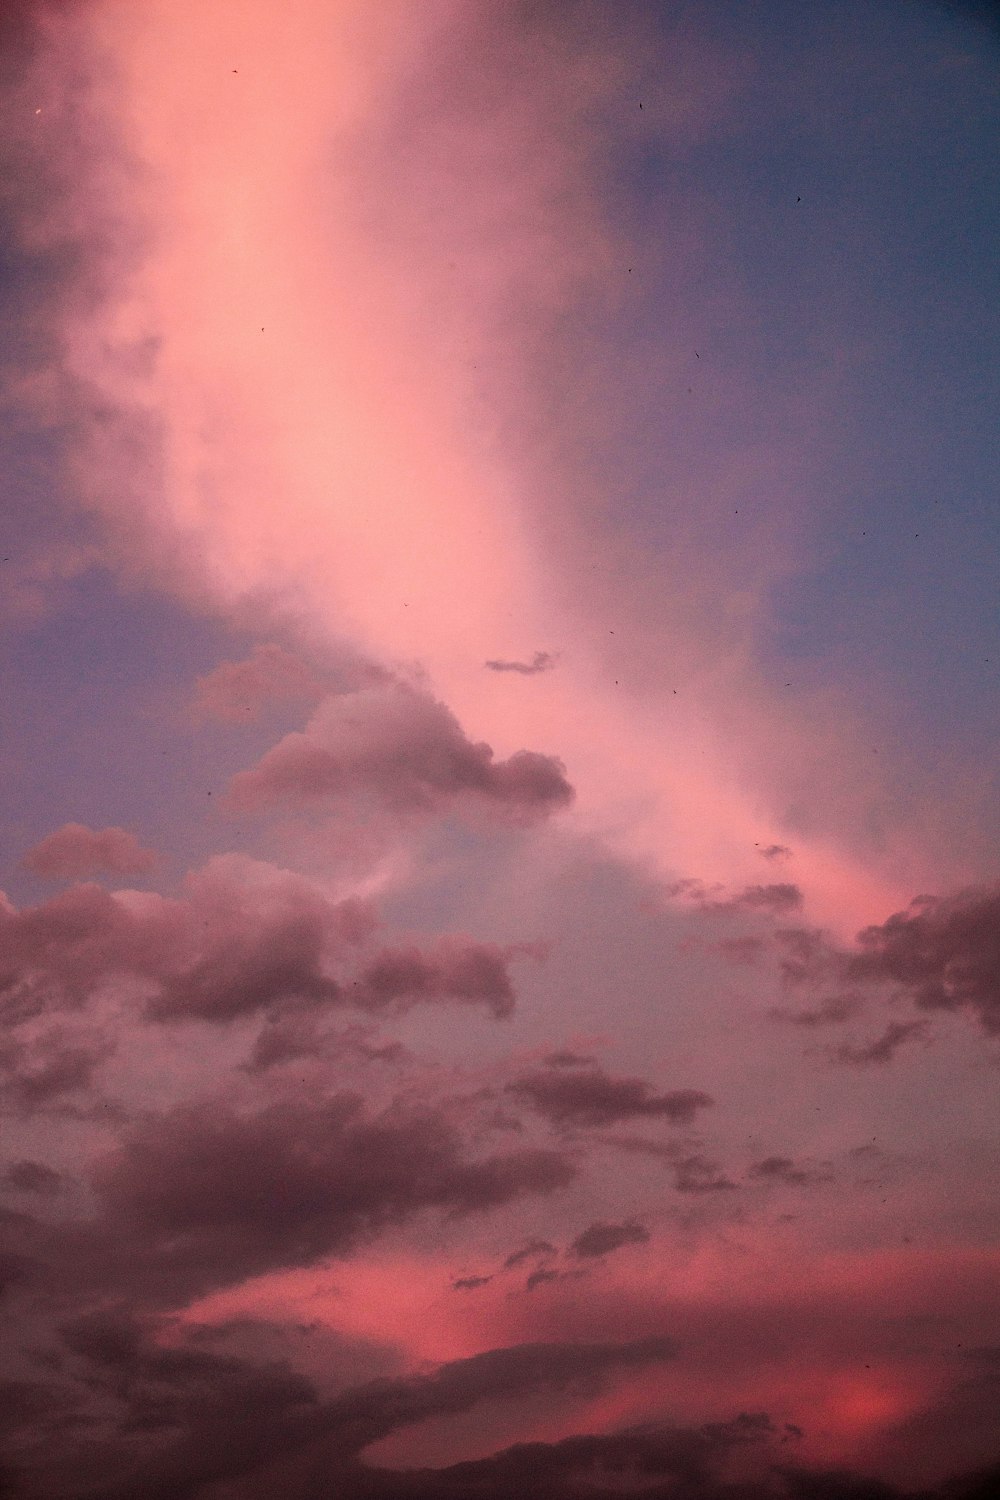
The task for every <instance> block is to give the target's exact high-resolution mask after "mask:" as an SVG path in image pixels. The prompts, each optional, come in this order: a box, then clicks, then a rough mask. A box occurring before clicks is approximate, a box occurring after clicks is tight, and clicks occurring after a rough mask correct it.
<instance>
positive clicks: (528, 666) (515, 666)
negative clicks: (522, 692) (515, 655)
mask: <svg viewBox="0 0 1000 1500" xmlns="http://www.w3.org/2000/svg"><path fill="white" fill-rule="evenodd" d="M555 664H556V658H555V657H554V656H553V655H552V653H551V652H550V651H536V652H535V654H534V656H533V657H532V658H531V660H530V661H502V660H500V661H487V662H484V663H483V665H484V666H486V667H488V668H489V670H490V671H491V672H519V673H520V674H521V676H522V677H534V676H535V675H536V673H538V672H550V671H551V670H552V668H553V667H554V666H555Z"/></svg>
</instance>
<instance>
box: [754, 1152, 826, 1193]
mask: <svg viewBox="0 0 1000 1500" xmlns="http://www.w3.org/2000/svg"><path fill="white" fill-rule="evenodd" d="M747 1175H748V1176H749V1177H752V1178H755V1179H756V1180H757V1181H758V1182H776V1183H781V1184H782V1185H783V1186H785V1187H812V1186H813V1185H814V1184H815V1183H818V1182H829V1181H830V1174H829V1173H828V1172H817V1171H815V1170H814V1169H813V1168H811V1167H801V1166H797V1165H796V1163H795V1162H794V1161H793V1160H792V1158H791V1157H790V1156H765V1158H764V1160H763V1161H758V1162H754V1164H753V1166H752V1167H751V1168H750V1170H749V1172H748V1173H747Z"/></svg>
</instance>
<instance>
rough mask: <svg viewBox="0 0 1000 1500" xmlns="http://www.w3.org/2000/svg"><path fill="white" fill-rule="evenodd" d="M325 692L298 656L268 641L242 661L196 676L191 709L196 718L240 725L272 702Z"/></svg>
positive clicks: (315, 696) (311, 697) (300, 699)
mask: <svg viewBox="0 0 1000 1500" xmlns="http://www.w3.org/2000/svg"><path fill="white" fill-rule="evenodd" d="M325 692H326V689H325V688H324V686H323V684H322V683H321V682H320V681H319V679H318V678H317V677H316V675H315V674H314V673H313V672H312V670H311V669H310V668H309V667H308V666H306V664H305V662H304V661H303V660H302V658H301V657H299V656H296V655H295V654H294V652H291V651H285V650H284V649H283V648H282V647H281V646H277V645H275V644H274V643H273V642H267V643H266V644H263V645H258V646H255V647H254V650H253V654H252V655H251V656H249V657H247V658H246V659H245V660H244V661H224V662H220V664H219V666H217V667H215V668H213V670H212V671H211V672H207V673H206V674H205V675H204V676H203V677H199V678H198V680H197V682H196V683H195V696H194V702H193V704H192V709H193V711H194V713H195V714H196V715H197V716H198V717H199V718H205V719H215V720H217V721H218V722H219V723H222V724H242V723H246V722H250V721H252V720H254V719H256V718H258V717H259V716H260V714H261V712H262V711H263V710H264V709H265V708H267V707H269V706H270V705H271V704H276V703H289V702H300V703H301V702H309V701H314V700H316V699H318V698H322V697H323V695H324V693H325Z"/></svg>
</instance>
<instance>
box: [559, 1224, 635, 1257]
mask: <svg viewBox="0 0 1000 1500" xmlns="http://www.w3.org/2000/svg"><path fill="white" fill-rule="evenodd" d="M648 1239H649V1230H648V1229H647V1228H646V1227H645V1226H644V1225H643V1224H638V1223H636V1222H635V1220H629V1221H628V1222H627V1223H625V1224H604V1223H597V1224H591V1225H590V1226H589V1228H587V1229H585V1230H584V1231H583V1233H582V1234H578V1235H577V1237H576V1239H575V1240H574V1241H573V1243H572V1244H571V1245H570V1247H569V1248H570V1251H571V1253H572V1254H573V1255H576V1256H578V1257H580V1258H581V1259H588V1260H589V1259H591V1258H593V1257H595V1256H598V1255H610V1254H611V1252H612V1250H620V1249H621V1247H622V1246H623V1245H644V1244H646V1242H647V1241H648Z"/></svg>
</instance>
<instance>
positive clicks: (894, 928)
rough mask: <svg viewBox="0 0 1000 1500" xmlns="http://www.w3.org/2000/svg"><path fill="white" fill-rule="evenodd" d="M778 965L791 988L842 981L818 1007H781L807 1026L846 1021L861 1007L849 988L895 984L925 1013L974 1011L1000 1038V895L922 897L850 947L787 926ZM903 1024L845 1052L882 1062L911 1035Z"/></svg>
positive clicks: (779, 938)
mask: <svg viewBox="0 0 1000 1500" xmlns="http://www.w3.org/2000/svg"><path fill="white" fill-rule="evenodd" d="M774 941H775V944H776V946H777V949H778V954H779V969H780V972H781V976H782V978H783V979H784V981H785V983H786V984H788V985H792V986H810V987H813V988H815V987H818V986H819V985H821V984H822V985H831V986H832V985H841V986H843V987H844V990H845V991H846V993H843V994H841V995H839V996H835V997H833V998H831V999H828V1000H826V1001H824V1002H823V1005H822V1006H821V1007H820V1008H819V1010H817V1011H808V1010H806V1011H802V1012H799V1013H798V1015H796V1014H794V1013H789V1012H787V1011H779V1012H776V1014H778V1015H779V1016H780V1017H781V1018H782V1019H785V1020H797V1021H799V1022H800V1023H801V1024H803V1025H822V1024H824V1023H825V1022H827V1021H830V1022H835V1021H840V1020H846V1019H847V1018H848V1016H849V1015H850V1014H853V1013H854V1012H855V1011H856V1010H857V1009H859V1008H860V1003H859V1001H858V999H857V996H856V995H855V994H854V993H852V990H856V989H858V988H863V987H866V986H867V987H871V988H873V989H881V990H888V989H891V990H893V991H895V993H896V994H897V995H898V996H900V997H905V998H907V999H909V1000H910V1001H911V1002H912V1003H913V1004H914V1005H916V1006H917V1007H918V1008H919V1009H920V1010H925V1011H940V1010H943V1011H958V1010H966V1011H969V1012H970V1013H971V1014H972V1015H973V1016H974V1017H975V1019H976V1020H977V1021H978V1022H979V1024H980V1025H981V1026H982V1028H983V1030H984V1031H986V1032H988V1033H989V1034H990V1035H991V1036H996V1035H1000V892H998V891H997V889H996V888H994V887H990V888H986V889H978V890H969V891H963V892H961V893H959V894H958V895H955V896H948V897H943V896H942V897H938V896H921V897H918V898H917V899H916V900H915V901H913V902H912V903H911V905H910V907H909V909H908V910H907V911H905V912H896V913H895V914H894V915H893V916H891V917H889V918H888V920H887V921H885V922H882V923H880V924H878V925H875V926H872V927H866V928H865V929H864V930H863V931H862V932H860V933H859V934H858V937H857V943H856V946H855V947H854V948H853V949H847V948H843V947H840V946H838V945H836V944H835V943H833V942H832V941H831V940H830V939H829V937H828V936H827V935H826V934H825V933H823V932H822V931H820V930H818V929H815V928H813V929H810V928H786V929H782V930H780V931H778V932H776V933H775V934H774ZM909 1025H910V1023H905V1022H898V1023H894V1024H893V1025H891V1026H889V1027H888V1028H887V1029H886V1032H885V1034H884V1035H883V1036H882V1037H880V1038H878V1039H877V1040H876V1041H875V1042H874V1043H872V1044H871V1046H870V1047H867V1048H851V1047H848V1048H846V1049H843V1051H844V1056H843V1059H842V1060H843V1061H845V1062H866V1061H867V1062H883V1061H887V1060H888V1058H890V1057H891V1056H892V1054H893V1053H894V1052H895V1051H896V1050H897V1048H898V1046H899V1045H900V1044H901V1042H903V1041H904V1040H906V1039H907V1038H908V1037H911V1036H915V1035H917V1030H916V1029H915V1028H913V1027H910V1029H908V1030H906V1031H903V1030H901V1029H900V1028H901V1027H904V1026H909Z"/></svg>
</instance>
